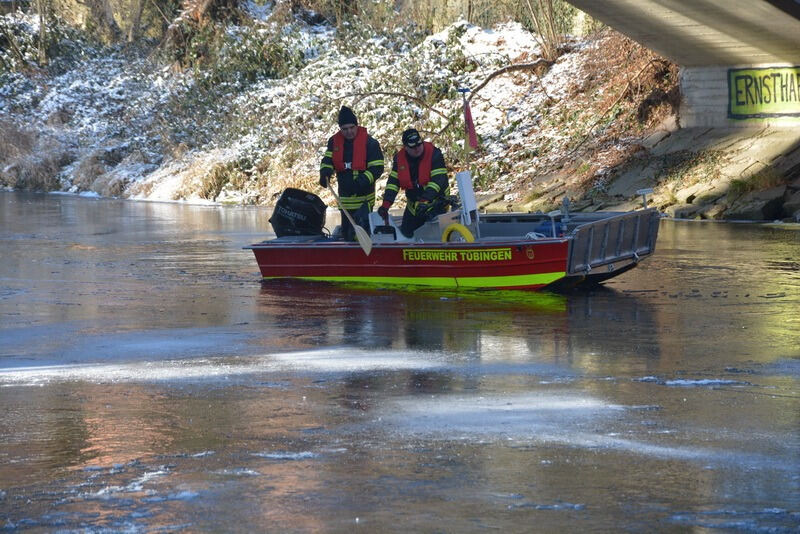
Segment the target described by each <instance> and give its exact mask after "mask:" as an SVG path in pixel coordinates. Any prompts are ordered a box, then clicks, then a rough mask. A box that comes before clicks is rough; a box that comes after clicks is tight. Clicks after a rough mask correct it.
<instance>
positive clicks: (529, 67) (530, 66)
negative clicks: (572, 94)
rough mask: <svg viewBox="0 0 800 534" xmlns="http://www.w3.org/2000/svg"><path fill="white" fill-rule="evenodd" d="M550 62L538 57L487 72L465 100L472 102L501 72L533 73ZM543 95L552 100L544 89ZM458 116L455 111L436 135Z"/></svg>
mask: <svg viewBox="0 0 800 534" xmlns="http://www.w3.org/2000/svg"><path fill="white" fill-rule="evenodd" d="M552 64H553V61H550V60H549V59H545V58H539V59H537V60H536V61H534V62H533V63H516V64H514V65H506V66H505V67H501V68H499V69H497V70H496V71H494V72H492V73H491V74H489V76H487V77H486V79H485V80H483V81H482V82H481V83H480V84H478V87H476V88H475V89H474V90H472V91H470V94H469V97H467V102H472V97H474V96H475V95H476V94H477V93H478V91H480V90H481V89H483V88H484V87H486V85H487V84H488V83H489V82H490V81H492V79H494V78H496V77H498V76H500V75H501V74H506V73H509V72H514V71H520V70H525V71H533V72H534V74H535V73H536V68H537V67H539V66H541V65H547V66H550V65H552ZM536 77H537V78H538V77H539V75H538V74H537V75H536ZM539 83H541V79H539ZM542 90H544V87H542ZM545 96H547V98H548V99H550V100H552V98H551V97H550V96H549V95H548V94H547V92H546V91H545ZM459 116H460V114H458V113H456V114H455V115H453V116H452V117H450V119H449V120H448V121H447V124H445V125H444V128H442V129H441V130H439V132H437V134H436V135H441V134H443V133H444V132H446V131H447V129H448V128H450V127H451V126H452V125H453V123H454V122H455V121H456V120H457V119H458V117H459Z"/></svg>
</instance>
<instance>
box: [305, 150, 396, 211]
mask: <svg viewBox="0 0 800 534" xmlns="http://www.w3.org/2000/svg"><path fill="white" fill-rule="evenodd" d="M333 147H334V139H333V136H331V138H330V139H328V147H327V149H326V151H325V155H324V156H323V157H322V162H321V163H320V166H319V175H320V178H322V177H329V176H332V175H333V173H334V169H333ZM343 151H344V156H343V159H344V161H345V162H346V163H351V162H352V161H353V141H347V140H345V141H344V147H343ZM383 165H384V162H383V152H382V151H381V145H380V143H378V141H377V140H375V139H374V138H373V137H372V136H369V135H368V136H367V169H366V170H363V171H353V170H351V169H346V170H344V171H342V172H337V173H336V183H337V185H338V189H339V198H340V200H341V201H342V207H344V208H345V209H346V210H348V211H351V210H357V209H358V208H359V207H361V205H362V204H363V203H364V202H366V203H367V206H368V208H369V210H370V211H372V206H373V205H374V204H375V180H377V179H378V178H380V176H381V174H383Z"/></svg>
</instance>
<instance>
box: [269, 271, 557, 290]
mask: <svg viewBox="0 0 800 534" xmlns="http://www.w3.org/2000/svg"><path fill="white" fill-rule="evenodd" d="M566 274H567V273H565V272H563V271H562V272H554V273H538V274H516V275H509V276H467V277H457V278H455V277H451V276H428V277H420V276H265V277H264V279H265V280H276V279H280V278H293V279H300V280H313V281H316V282H336V283H353V282H355V283H362V284H393V285H414V286H432V287H450V288H454V287H465V288H466V287H469V288H481V287H486V288H499V287H524V286H546V285H547V284H550V283H553V282H555V281H556V280H558V279H560V278H563V277H564V276H566Z"/></svg>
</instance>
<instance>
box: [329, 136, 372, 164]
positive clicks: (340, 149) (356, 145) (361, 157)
mask: <svg viewBox="0 0 800 534" xmlns="http://www.w3.org/2000/svg"><path fill="white" fill-rule="evenodd" d="M344 142H345V138H344V136H343V135H342V132H336V133H335V134H334V136H333V168H334V169H336V172H344V171H346V170H348V169H347V168H346V167H345V164H344ZM350 169H352V170H354V171H366V170H367V129H366V128H364V127H363V126H359V127H358V129H357V130H356V138H355V139H353V162H352V165H351V166H350Z"/></svg>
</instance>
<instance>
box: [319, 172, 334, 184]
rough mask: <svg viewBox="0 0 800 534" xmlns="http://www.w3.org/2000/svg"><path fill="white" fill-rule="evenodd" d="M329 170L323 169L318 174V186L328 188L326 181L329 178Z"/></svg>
mask: <svg viewBox="0 0 800 534" xmlns="http://www.w3.org/2000/svg"><path fill="white" fill-rule="evenodd" d="M331 174H332V173H331V172H330V169H325V170H324V171H322V172H321V173H320V174H319V185H321V186H322V187H328V180H330V178H331Z"/></svg>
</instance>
